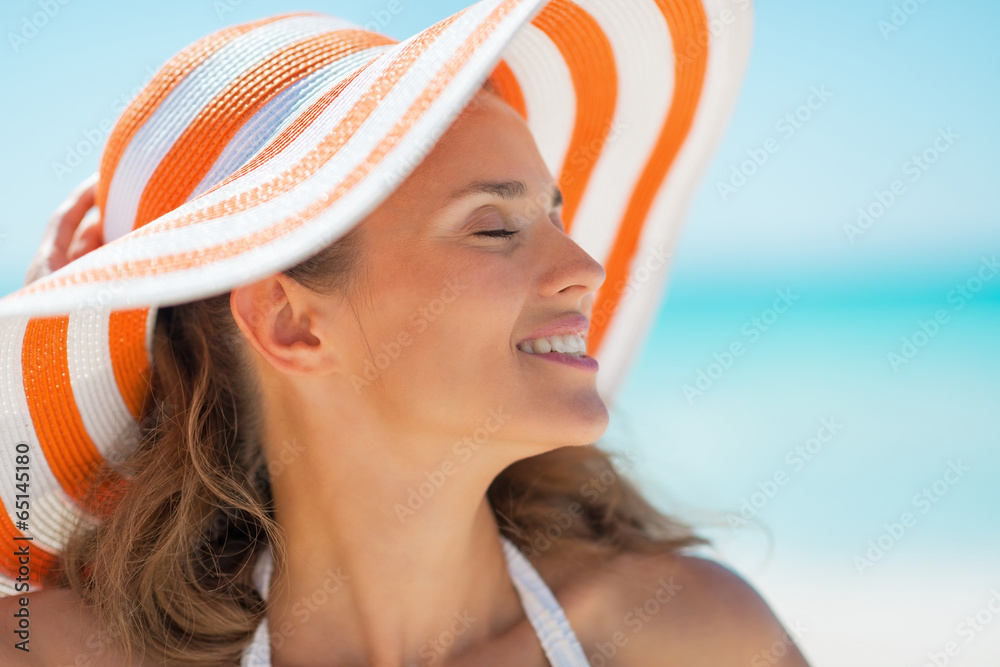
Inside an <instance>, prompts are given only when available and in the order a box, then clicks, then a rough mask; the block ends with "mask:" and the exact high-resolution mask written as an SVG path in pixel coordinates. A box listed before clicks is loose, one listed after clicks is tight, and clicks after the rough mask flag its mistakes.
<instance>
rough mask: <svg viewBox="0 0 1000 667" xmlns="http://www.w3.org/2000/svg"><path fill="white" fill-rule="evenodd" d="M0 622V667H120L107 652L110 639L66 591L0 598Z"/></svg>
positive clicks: (90, 613) (91, 614) (118, 659)
mask: <svg viewBox="0 0 1000 667" xmlns="http://www.w3.org/2000/svg"><path fill="white" fill-rule="evenodd" d="M0 616H2V617H3V619H4V620H3V636H4V637H5V640H4V642H3V643H2V645H0V664H3V665H9V666H12V667H28V666H29V665H30V666H34V665H60V664H65V665H80V664H86V665H102V666H106V667H113V666H116V665H124V664H125V662H124V660H123V659H122V658H121V656H119V655H116V654H115V652H114V651H113V650H112V649H111V641H110V639H111V638H110V636H109V635H108V634H107V633H106V632H103V631H102V630H101V629H100V627H99V625H98V623H97V616H96V614H95V613H94V612H93V611H91V610H90V609H88V608H87V606H86V605H85V604H84V603H83V601H82V600H81V599H80V598H79V596H77V595H76V593H74V592H73V591H71V590H67V589H62V588H51V589H46V590H42V591H38V592H35V593H30V594H28V595H23V596H18V595H12V596H9V597H4V598H0ZM19 633H20V634H19ZM11 637H13V638H14V639H13V640H10V639H9V638H11Z"/></svg>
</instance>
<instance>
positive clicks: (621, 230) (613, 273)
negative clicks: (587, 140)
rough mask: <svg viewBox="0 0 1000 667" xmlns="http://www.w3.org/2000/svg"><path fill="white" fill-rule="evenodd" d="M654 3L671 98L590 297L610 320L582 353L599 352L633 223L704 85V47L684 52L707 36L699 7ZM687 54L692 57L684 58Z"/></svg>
mask: <svg viewBox="0 0 1000 667" xmlns="http://www.w3.org/2000/svg"><path fill="white" fill-rule="evenodd" d="M657 4H658V5H659V7H660V10H661V11H662V12H663V16H664V18H666V20H667V25H668V26H669V28H670V35H671V38H672V41H673V47H674V76H675V85H674V96H673V99H672V100H671V103H670V111H669V113H668V114H667V120H666V121H665V122H664V124H663V128H662V129H661V130H660V135H659V137H658V138H657V140H656V145H655V148H654V150H653V154H652V156H651V157H650V159H649V161H648V162H647V163H646V166H645V168H644V169H643V171H642V175H641V176H640V178H639V181H638V183H637V185H636V187H635V189H634V190H633V193H632V197H631V198H630V200H629V204H628V207H627V208H626V210H625V216H624V219H623V221H622V223H621V224H620V225H619V227H618V235H617V236H616V237H615V242H614V245H613V246H612V248H611V252H610V254H609V255H608V258H607V261H606V263H605V266H606V267H607V275H606V279H605V281H604V284H603V285H602V286H601V288H600V289H599V290H598V292H597V296H596V298H595V299H594V306H593V312H595V313H606V314H607V315H609V317H602V318H594V319H593V320H592V322H591V328H590V333H589V335H588V337H587V354H590V355H594V354H596V353H597V351H598V350H600V347H601V341H603V339H604V335H605V333H607V328H608V325H609V323H610V321H611V319H612V317H611V316H612V315H613V314H614V312H615V311H616V310H617V309H618V304H619V301H620V299H621V295H622V293H623V291H624V288H623V287H619V285H624V283H625V281H626V280H627V275H628V272H629V268H630V266H631V264H632V259H633V258H634V256H635V251H636V247H637V245H638V243H639V237H640V235H641V234H642V230H643V225H640V224H633V222H632V221H639V220H641V221H643V222H645V221H647V220H648V219H649V213H650V209H651V208H652V206H653V201H654V199H655V198H656V194H657V192H659V190H660V186H661V184H662V183H663V182H664V179H665V178H666V175H667V172H668V171H669V170H670V166H671V165H672V164H673V162H674V159H675V158H676V157H677V152H678V151H679V150H680V147H681V144H683V142H684V139H685V138H686V137H687V135H688V132H689V130H690V129H691V124H692V122H693V121H694V115H695V111H696V110H697V108H698V101H699V100H700V99H701V91H702V86H703V84H704V81H705V70H706V67H707V65H708V49H707V48H700V47H699V48H695V49H689V47H690V46H691V44H692V43H696V40H697V38H698V35H703V34H708V25H707V19H706V17H705V12H704V8H703V7H702V5H701V3H700V2H696V1H693V0H687V1H676V0H674V1H671V0H657ZM686 51H689V53H695V54H697V55H695V56H689V55H686V54H685V52H686Z"/></svg>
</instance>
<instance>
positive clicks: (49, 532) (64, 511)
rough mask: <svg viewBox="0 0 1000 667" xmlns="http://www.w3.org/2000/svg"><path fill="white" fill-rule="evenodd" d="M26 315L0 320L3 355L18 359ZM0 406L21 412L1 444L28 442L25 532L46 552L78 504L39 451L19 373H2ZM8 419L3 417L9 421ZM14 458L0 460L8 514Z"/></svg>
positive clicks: (0, 494)
mask: <svg viewBox="0 0 1000 667" xmlns="http://www.w3.org/2000/svg"><path fill="white" fill-rule="evenodd" d="M28 321H29V320H28V318H27V317H17V318H10V319H2V320H0V349H2V350H3V355H2V356H3V358H5V359H10V358H15V359H20V358H21V352H22V349H23V343H24V333H25V331H26V329H27V327H28ZM0 405H3V406H4V411H5V412H8V414H9V413H14V414H18V413H19V414H21V415H22V418H21V419H20V420H19V422H18V424H17V427H16V431H15V432H14V433H10V432H4V433H2V434H0V436H2V437H3V439H4V440H3V442H4V443H10V445H14V444H16V443H21V442H23V443H27V445H28V456H29V467H30V471H29V472H30V481H29V484H30V494H29V495H30V496H31V498H30V502H31V510H30V519H29V521H28V528H29V529H28V534H29V535H31V536H33V537H34V538H35V541H34V544H36V545H38V546H40V547H41V548H43V549H45V550H46V551H58V550H60V549H62V547H63V544H64V542H65V540H66V537H67V535H68V533H69V527H70V525H71V524H72V522H73V520H74V518H75V516H76V513H77V512H78V511H79V510H78V506H77V505H76V503H74V502H73V500H72V499H71V498H70V497H69V495H67V493H66V492H65V491H64V490H63V488H62V486H61V485H60V484H59V481H58V480H57V479H56V477H55V475H54V474H53V472H52V468H50V467H49V462H48V459H46V458H45V455H44V454H43V453H42V448H41V446H40V445H39V443H38V436H37V435H36V433H35V427H34V424H32V422H31V419H30V416H31V412H30V410H29V409H28V399H27V397H26V396H25V391H24V383H23V378H22V375H21V373H5V374H4V380H3V382H2V383H0ZM9 421H11V420H7V419H5V420H3V423H8V422H9ZM14 468H15V462H14V461H13V460H6V459H5V460H3V461H0V503H3V507H4V509H5V510H6V511H7V512H8V513H11V512H13V511H14V508H15V507H17V503H16V496H17V494H18V493H19V492H18V490H17V480H16V471H15V469H14Z"/></svg>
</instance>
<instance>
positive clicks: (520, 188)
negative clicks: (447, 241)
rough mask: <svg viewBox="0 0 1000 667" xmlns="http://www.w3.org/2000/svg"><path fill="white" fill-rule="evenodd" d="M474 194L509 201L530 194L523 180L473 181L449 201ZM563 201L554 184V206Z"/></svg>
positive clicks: (559, 191) (449, 198)
mask: <svg viewBox="0 0 1000 667" xmlns="http://www.w3.org/2000/svg"><path fill="white" fill-rule="evenodd" d="M474 194H487V195H493V196H495V197H500V198H501V199H506V200H508V201H511V200H514V199H523V198H524V197H526V196H527V195H528V187H527V186H526V185H525V184H524V182H522V181H473V182H472V183H469V184H468V185H466V186H465V187H464V188H462V189H461V190H456V191H455V192H453V193H452V194H451V196H450V197H448V200H449V201H453V200H455V199H461V198H462V197H468V196H469V195H474ZM562 203H563V196H562V191H561V190H560V189H559V186H558V185H553V186H552V203H551V206H552V208H555V207H557V206H561V205H562Z"/></svg>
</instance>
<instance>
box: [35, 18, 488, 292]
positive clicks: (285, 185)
mask: <svg viewBox="0 0 1000 667" xmlns="http://www.w3.org/2000/svg"><path fill="white" fill-rule="evenodd" d="M507 11H508V7H507V6H506V5H501V6H500V7H499V8H497V9H496V10H495V11H494V12H493V13H492V14H491V15H490V16H489V17H488V19H486V20H485V21H484V22H483V23H482V24H481V25H480V30H481V32H479V33H477V34H479V35H482V34H483V33H486V34H487V35H488V34H489V33H490V32H491V31H492V29H493V28H494V27H495V26H496V24H497V23H499V22H500V21H502V19H503V17H504V15H505V14H506V13H507ZM457 17H458V15H455V16H453V17H451V18H452V20H454V19H455V18H457ZM449 23H450V22H449ZM444 27H446V26H444V25H442V26H439V28H441V29H443V28H444ZM437 32H439V31H428V32H427V33H425V34H422V35H421V39H417V40H414V41H413V42H412V43H411V44H409V45H408V47H409V48H408V49H407V50H406V51H404V53H403V54H401V56H400V58H399V59H398V60H397V63H396V65H395V66H393V67H390V68H389V69H388V71H387V72H386V73H384V74H383V75H382V76H381V77H380V78H379V79H378V81H377V82H376V83H375V84H374V86H373V90H372V93H371V94H370V95H366V96H364V97H363V98H362V99H361V100H359V101H358V102H357V103H356V104H355V106H354V108H353V109H352V110H351V112H349V114H348V118H347V119H345V121H344V122H342V123H340V125H339V127H338V129H337V131H336V132H333V133H331V134H329V135H327V136H326V137H325V138H324V140H323V141H322V142H321V143H320V145H319V146H317V147H316V148H315V149H314V150H313V151H311V152H310V153H309V155H307V156H306V157H305V158H304V159H303V160H301V161H300V162H299V163H298V164H297V165H295V166H294V167H292V168H291V169H289V170H288V171H286V172H284V173H282V174H280V175H279V176H277V177H276V178H274V179H272V180H271V181H270V182H269V183H267V184H265V185H263V186H261V187H258V188H255V189H254V190H252V191H249V192H244V193H241V194H240V195H237V196H236V197H233V198H230V199H229V200H226V201H224V202H219V203H217V204H215V205H213V206H211V207H209V208H207V209H205V210H204V211H197V212H195V213H192V214H188V215H187V216H184V217H182V218H181V219H180V220H174V221H170V224H169V227H175V226H180V225H181V224H191V222H192V221H194V222H197V221H198V220H201V219H207V218H215V217H220V216H223V215H226V214H230V215H231V214H232V213H233V211H234V210H245V209H247V208H251V207H253V206H256V205H258V204H259V203H261V202H263V201H267V200H269V199H272V198H274V197H276V196H278V195H280V194H281V193H283V192H284V191H287V190H289V189H291V188H294V187H295V186H296V185H297V184H298V183H300V182H301V181H303V180H305V179H306V178H308V177H309V176H311V175H312V174H313V173H315V170H316V169H318V168H319V167H320V166H321V165H323V164H325V163H326V162H327V161H328V160H330V159H331V158H332V157H333V156H334V155H336V153H337V152H338V151H339V150H340V148H341V147H342V146H343V145H344V144H345V143H347V141H348V140H349V139H350V138H351V133H352V132H353V131H354V128H356V127H358V126H359V125H360V124H361V123H363V122H364V120H365V119H367V118H368V116H370V115H371V113H372V111H374V109H375V107H376V106H377V104H378V101H379V100H380V99H382V98H383V97H384V96H385V95H386V94H388V92H389V91H390V90H392V88H393V86H395V84H396V83H397V82H398V80H399V79H400V78H401V77H402V76H403V75H404V74H405V73H406V71H408V70H409V68H410V67H411V66H412V65H413V63H414V62H415V61H416V60H417V59H418V58H419V57H420V55H421V54H422V53H423V52H424V51H425V50H426V48H427V46H429V44H425V43H424V42H427V41H430V40H431V39H432V37H434V36H436V33H437ZM478 46H479V44H478V43H477V42H476V40H473V39H470V40H468V41H466V43H465V44H464V45H463V47H462V48H461V49H459V51H458V52H457V53H456V54H455V55H454V57H453V58H452V59H451V60H450V61H449V62H448V63H447V64H446V66H445V68H444V69H443V71H442V72H441V73H440V74H439V76H438V77H437V78H436V79H435V80H434V81H432V82H431V84H430V85H429V86H428V87H427V89H426V90H425V92H424V94H423V95H421V96H420V97H419V98H418V99H417V100H416V101H415V102H414V103H413V104H412V105H411V107H410V108H409V109H408V110H407V112H406V114H405V115H404V116H403V117H402V119H401V120H400V121H399V122H398V123H397V125H396V127H394V128H393V130H392V131H391V132H389V134H388V136H386V137H385V138H384V139H383V140H382V141H381V142H380V143H379V145H378V146H377V147H376V148H375V150H373V151H372V152H371V154H369V156H368V158H367V159H366V160H364V161H362V163H361V166H359V167H358V168H357V169H355V170H354V171H353V172H352V173H351V174H350V175H349V176H348V177H347V178H346V179H345V180H344V182H342V183H340V184H339V185H338V186H337V188H336V190H334V191H332V192H330V193H329V195H330V196H329V197H328V198H325V199H323V198H321V199H319V200H317V201H316V202H314V203H313V204H312V205H310V206H308V207H307V208H306V209H304V210H303V211H301V212H299V213H297V214H295V215H292V216H289V217H287V218H285V219H283V220H280V221H278V222H276V223H275V224H273V225H271V226H270V227H268V228H266V229H262V230H260V231H258V232H255V233H253V234H250V235H248V236H245V237H242V238H240V239H236V240H232V241H227V242H225V243H221V244H217V245H214V246H210V247H205V248H199V249H198V250H196V251H190V252H184V253H178V254H173V255H164V256H161V257H157V258H153V259H145V260H135V261H132V262H129V263H128V265H127V266H125V267H122V266H113V267H107V266H105V267H100V268H97V269H90V270H86V271H81V272H78V273H73V274H70V275H68V276H63V277H60V278H59V279H56V280H52V281H48V282H46V283H44V284H38V283H36V284H35V285H37V288H36V290H39V289H40V290H47V289H52V288H55V287H59V286H63V285H72V284H76V283H80V282H90V281H107V280H115V279H117V278H125V277H129V278H135V277H147V276H154V275H160V274H163V273H169V272H172V271H177V270H182V269H188V268H191V267H194V266H198V265H202V264H204V263H206V262H217V261H220V260H224V259H227V258H229V257H232V256H235V255H238V254H241V253H242V252H245V251H246V249H247V247H248V246H249V247H256V246H259V245H262V244H265V243H268V242H270V241H273V240H274V239H277V238H281V237H283V236H286V235H287V234H288V233H289V232H291V231H293V230H295V229H297V228H299V227H301V226H302V225H304V224H305V223H306V222H308V221H309V220H311V219H312V218H314V217H316V216H317V215H318V214H319V213H321V212H322V211H323V210H325V209H327V208H329V207H330V206H331V205H332V204H333V203H335V202H336V201H337V200H339V199H340V197H341V196H343V195H344V194H346V193H347V192H349V191H350V189H351V188H352V187H353V186H354V185H355V184H356V183H357V182H358V181H360V180H361V179H362V178H364V177H365V176H366V175H367V174H368V173H369V172H370V171H371V170H372V169H374V168H375V167H376V166H377V165H378V164H379V163H380V162H381V160H382V158H383V157H384V156H385V155H386V153H388V152H389V151H390V150H391V149H392V148H393V147H394V146H395V145H396V144H397V143H399V139H400V138H401V137H402V136H404V135H405V131H406V130H407V129H409V128H410V127H412V125H413V124H414V123H415V122H416V120H418V119H419V118H420V117H421V115H422V114H423V113H424V112H425V111H426V109H427V107H428V106H429V104H430V102H431V100H432V99H433V97H434V96H435V94H436V93H437V91H438V90H439V89H440V88H442V87H444V82H445V81H446V80H448V79H450V78H451V77H453V76H454V74H455V72H456V71H457V70H458V68H459V67H460V65H461V63H463V62H465V61H466V60H467V59H468V57H469V55H470V54H471V52H472V51H474V50H475V48H477V47H478ZM154 227H155V228H156V230H157V231H159V227H160V226H159V225H157V223H156V222H155V221H154V222H153V223H150V224H147V225H146V226H144V227H142V228H141V229H140V230H137V231H136V232H133V233H134V234H140V233H142V232H144V231H145V230H150V229H151V228H154ZM164 227H165V228H167V227H166V226H164ZM122 238H125V237H122ZM27 289H28V290H30V289H31V287H29V288H27ZM26 291H27V290H26Z"/></svg>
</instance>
